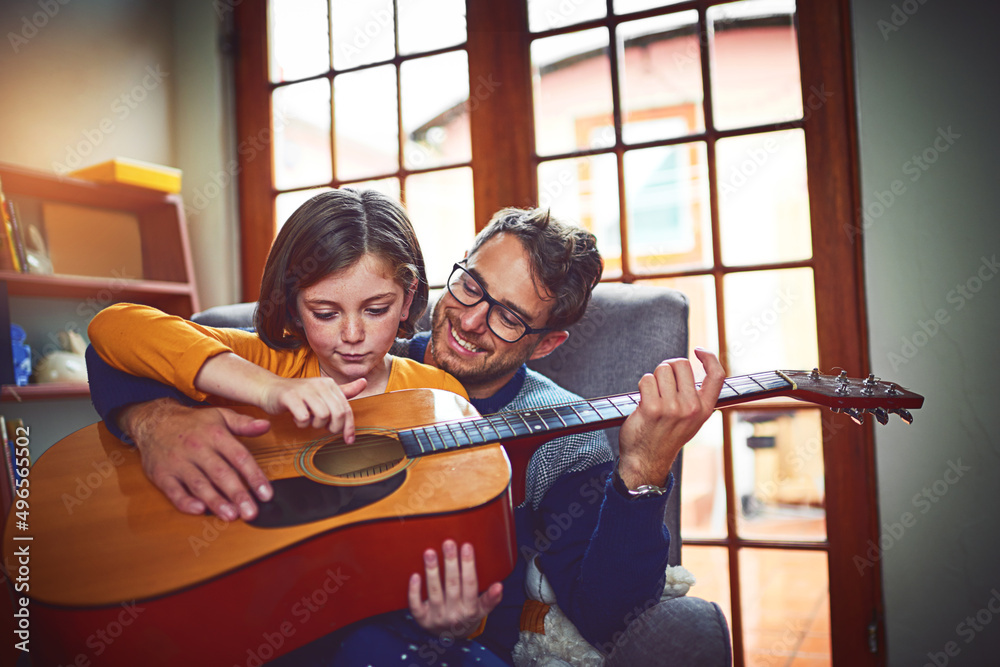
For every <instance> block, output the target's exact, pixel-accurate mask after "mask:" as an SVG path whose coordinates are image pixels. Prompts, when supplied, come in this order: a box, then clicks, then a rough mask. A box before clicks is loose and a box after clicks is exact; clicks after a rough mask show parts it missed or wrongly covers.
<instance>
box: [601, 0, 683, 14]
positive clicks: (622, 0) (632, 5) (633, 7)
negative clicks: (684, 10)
mask: <svg viewBox="0 0 1000 667" xmlns="http://www.w3.org/2000/svg"><path fill="white" fill-rule="evenodd" d="M680 2H687V0H615V4H614V10H615V14H619V15H620V14H628V13H630V12H639V11H642V10H643V9H652V8H653V7H667V6H669V5H676V4H677V3H680Z"/></svg>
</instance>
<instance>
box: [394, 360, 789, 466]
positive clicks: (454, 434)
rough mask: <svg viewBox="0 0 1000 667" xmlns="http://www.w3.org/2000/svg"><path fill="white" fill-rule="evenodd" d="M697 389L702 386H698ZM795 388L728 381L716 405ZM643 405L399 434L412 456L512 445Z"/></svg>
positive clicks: (624, 403)
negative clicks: (458, 449) (481, 446)
mask: <svg viewBox="0 0 1000 667" xmlns="http://www.w3.org/2000/svg"><path fill="white" fill-rule="evenodd" d="M697 386H699V387H700V386H701V383H698V385H697ZM794 389H795V384H794V383H793V382H791V381H790V380H789V379H788V378H787V377H786V376H784V375H783V374H781V373H779V372H778V371H768V372H764V373H754V374H751V375H739V376H735V377H730V378H726V381H725V384H724V385H723V387H722V391H721V392H720V394H719V400H718V402H717V403H716V407H720V408H722V407H726V406H728V405H735V404H737V403H745V402H747V401H753V400H756V399H759V398H765V397H770V396H780V395H783V394H787V393H789V392H791V391H792V390H794ZM638 405H639V393H638V392H635V393H631V394H618V395H616V396H606V397H604V398H595V399H590V400H580V401H575V402H572V403H564V404H561V405H553V406H549V407H544V408H536V409H532V410H520V411H512V412H498V413H495V414H492V415H487V416H485V417H479V418H474V419H463V420H458V421H451V422H440V423H436V424H429V425H427V426H420V427H417V428H412V429H407V430H405V431H399V432H398V436H399V440H400V442H401V443H402V444H403V449H404V451H405V452H406V455H407V456H409V457H411V458H413V457H417V456H424V455H427V454H433V453H436V452H443V451H451V450H454V449H457V448H461V447H478V446H480V445H485V444H489V443H495V442H500V443H508V442H513V441H516V440H523V439H527V438H531V439H537V440H543V441H544V440H551V439H553V438H558V437H561V436H564V435H571V434H573V433H581V432H585V431H596V430H598V429H603V428H612V427H614V426H619V425H620V424H621V423H622V422H624V421H625V419H626V418H628V416H629V415H630V414H632V413H633V412H634V411H635V408H636V407H637V406H638Z"/></svg>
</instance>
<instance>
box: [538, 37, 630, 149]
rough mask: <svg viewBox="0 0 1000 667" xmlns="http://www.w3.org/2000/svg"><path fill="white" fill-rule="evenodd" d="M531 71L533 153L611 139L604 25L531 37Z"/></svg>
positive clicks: (592, 145) (602, 145) (582, 146)
mask: <svg viewBox="0 0 1000 667" xmlns="http://www.w3.org/2000/svg"><path fill="white" fill-rule="evenodd" d="M531 71H532V77H533V79H534V102H535V150H536V151H537V152H538V154H539V155H554V154H557V153H568V152H570V151H573V150H577V149H588V148H589V149H592V148H608V147H610V146H613V145H614V143H615V133H614V123H613V122H612V116H611V66H610V61H609V59H608V31H607V29H606V28H597V29H595V30H585V31H583V32H574V33H570V34H568V35H559V36H557V37H548V38H546V39H539V40H535V41H534V42H532V43H531Z"/></svg>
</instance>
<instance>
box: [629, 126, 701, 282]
mask: <svg viewBox="0 0 1000 667" xmlns="http://www.w3.org/2000/svg"><path fill="white" fill-rule="evenodd" d="M624 164H625V201H626V206H627V211H628V216H627V219H628V247H629V261H630V266H631V268H632V271H634V272H635V273H656V272H664V271H675V270H677V271H679V270H682V269H689V268H700V267H705V266H710V265H711V263H712V222H711V213H710V206H709V194H708V155H707V151H706V148H705V144H704V143H702V142H698V143H694V144H680V145H676V146H658V147H655V148H644V149H641V150H635V151H629V152H627V153H626V154H625V163H624Z"/></svg>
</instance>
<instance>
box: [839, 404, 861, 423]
mask: <svg viewBox="0 0 1000 667" xmlns="http://www.w3.org/2000/svg"><path fill="white" fill-rule="evenodd" d="M842 412H844V413H846V414H847V416H848V417H850V418H851V419H853V420H854V423H855V424H857V425H859V426H860V425H861V424H864V423H865V412H864V410H858V409H857V408H847V409H846V410H842Z"/></svg>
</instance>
